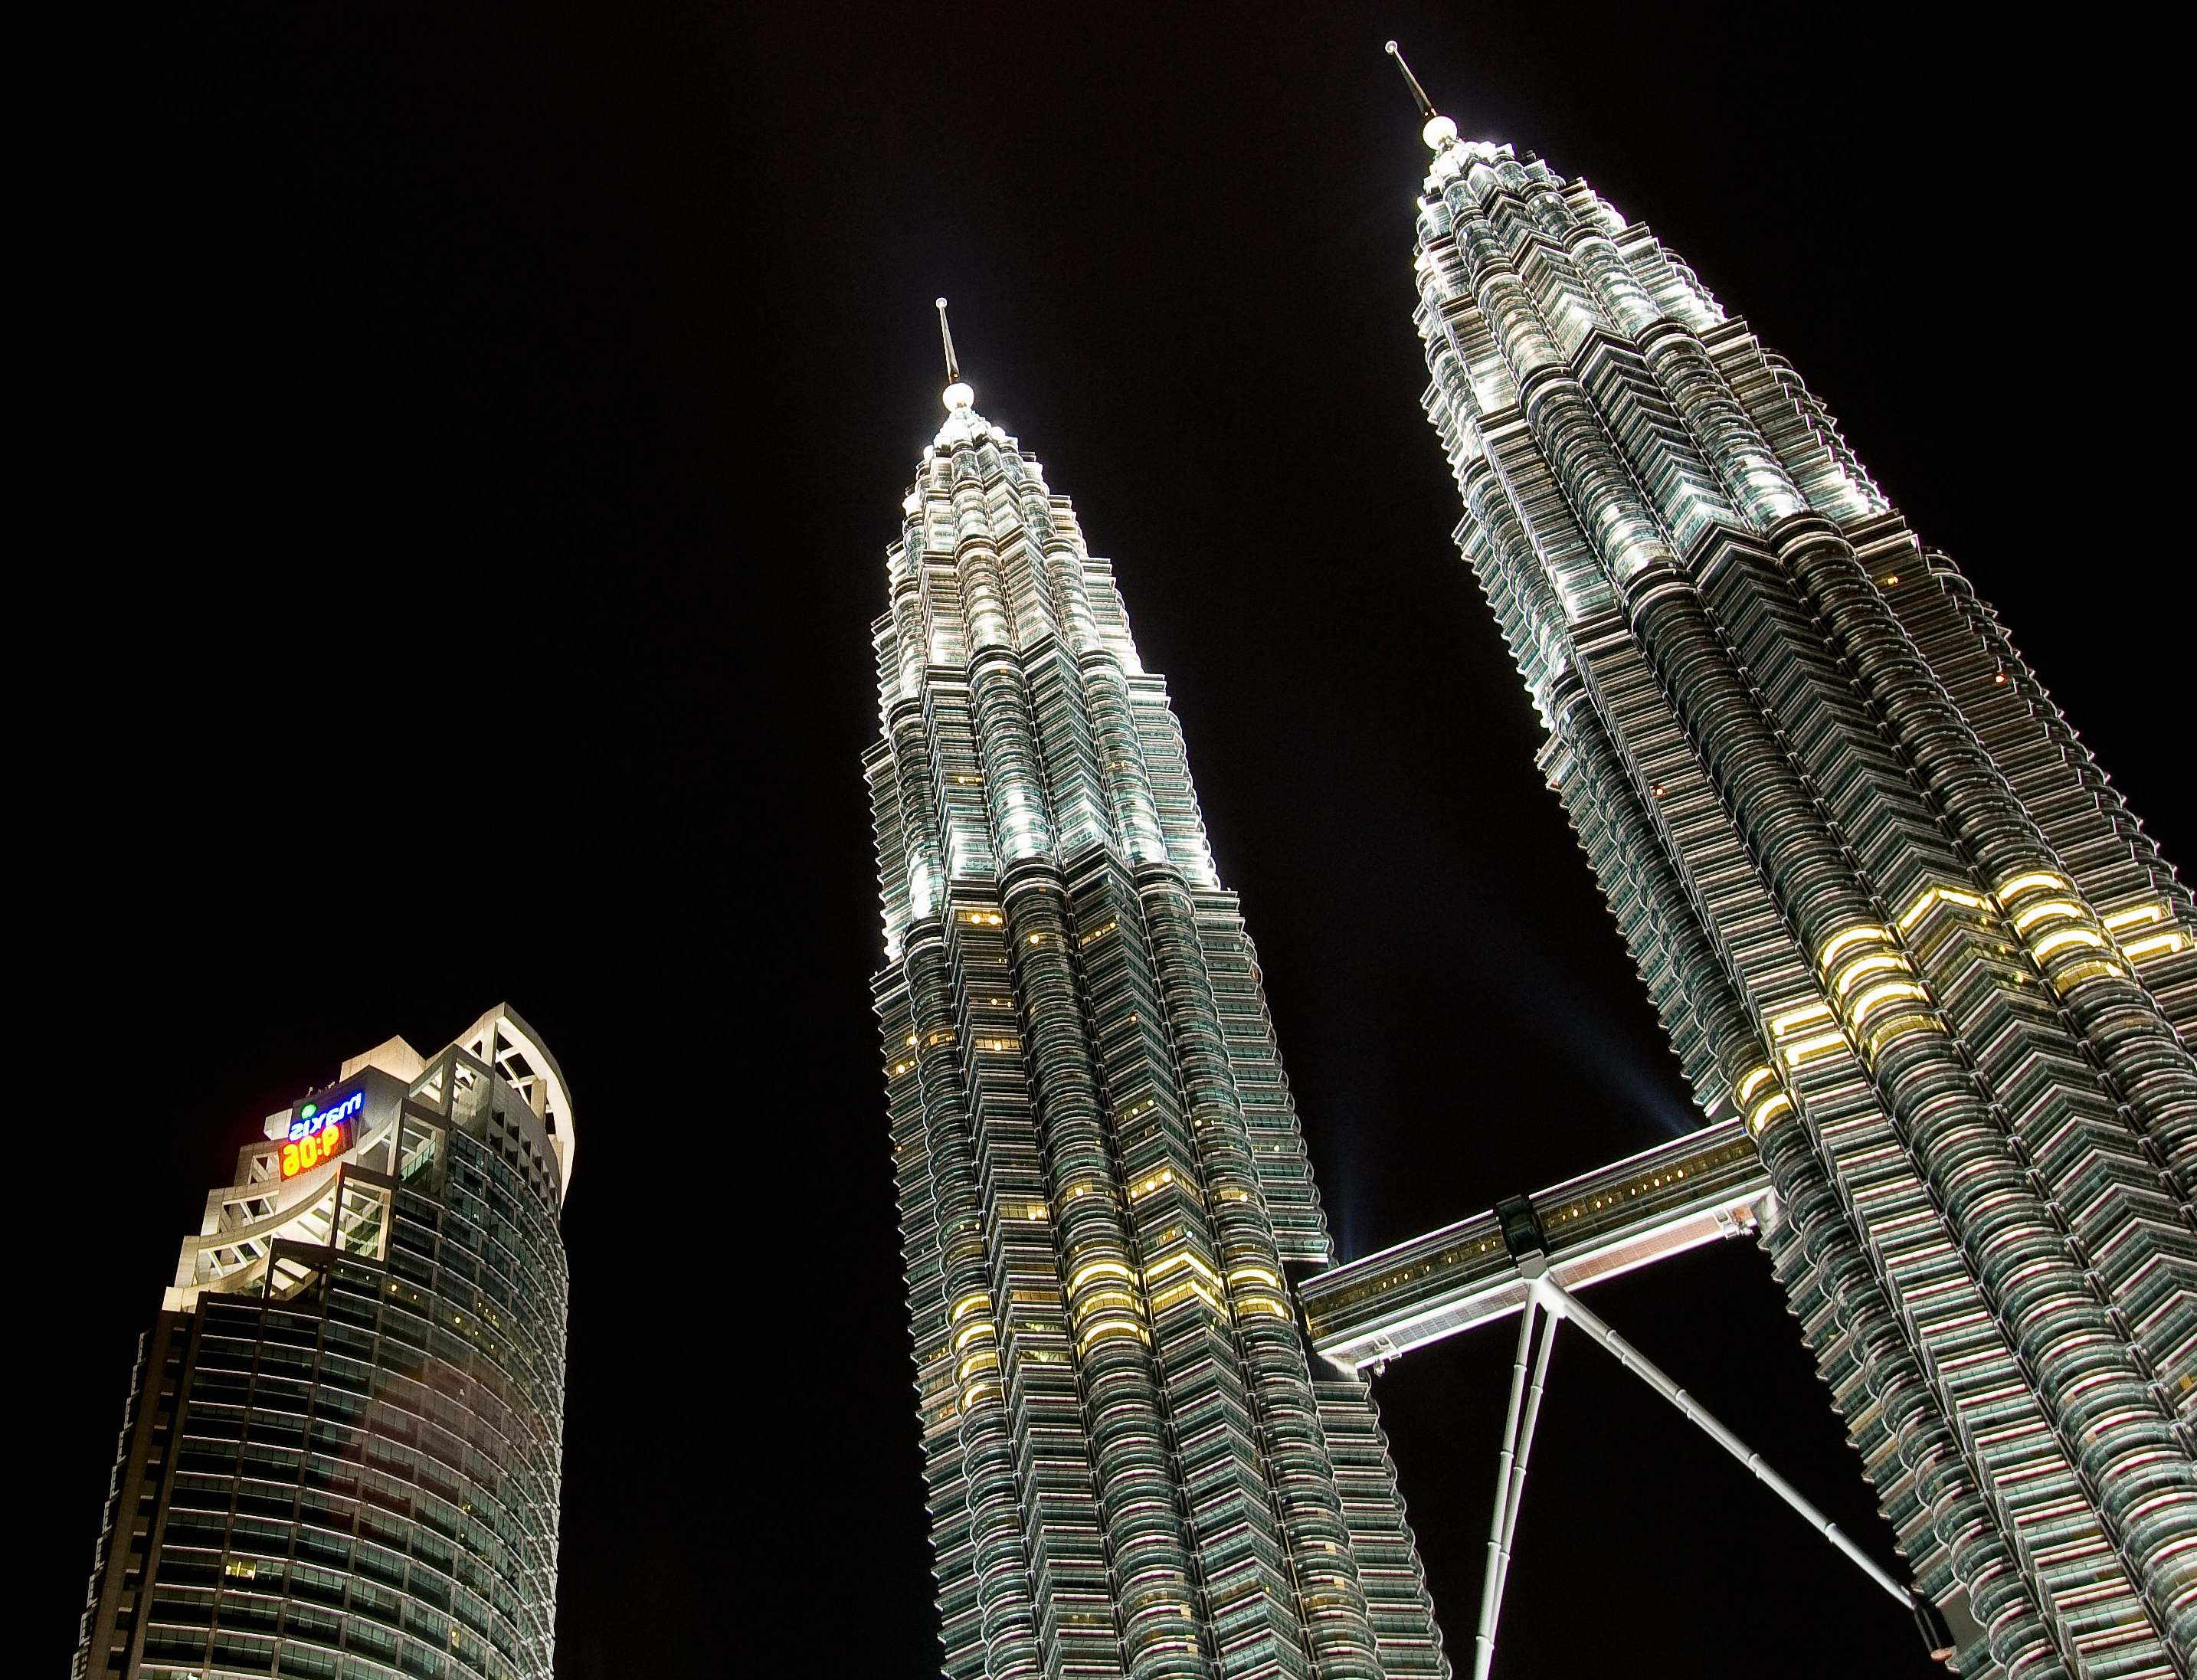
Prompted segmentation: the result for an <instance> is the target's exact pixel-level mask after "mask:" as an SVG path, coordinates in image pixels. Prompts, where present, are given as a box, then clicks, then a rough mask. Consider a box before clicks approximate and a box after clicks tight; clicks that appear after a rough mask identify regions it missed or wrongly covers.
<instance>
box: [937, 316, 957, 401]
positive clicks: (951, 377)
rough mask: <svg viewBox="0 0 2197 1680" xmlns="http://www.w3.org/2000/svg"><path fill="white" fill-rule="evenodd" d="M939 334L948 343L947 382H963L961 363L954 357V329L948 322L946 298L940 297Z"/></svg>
mask: <svg viewBox="0 0 2197 1680" xmlns="http://www.w3.org/2000/svg"><path fill="white" fill-rule="evenodd" d="M938 336H939V338H940V339H942V341H943V342H944V344H945V345H946V382H947V383H948V385H959V383H960V382H961V364H960V363H959V362H956V361H955V360H954V329H953V328H952V327H948V325H947V324H946V299H945V298H939V299H938Z"/></svg>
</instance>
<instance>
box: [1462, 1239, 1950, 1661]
mask: <svg viewBox="0 0 2197 1680" xmlns="http://www.w3.org/2000/svg"><path fill="white" fill-rule="evenodd" d="M1533 1301H1539V1304H1540V1306H1541V1309H1542V1311H1544V1312H1546V1313H1548V1314H1549V1315H1550V1318H1551V1326H1550V1327H1551V1330H1553V1329H1554V1328H1555V1323H1554V1321H1555V1320H1556V1319H1557V1318H1568V1319H1570V1320H1571V1322H1572V1323H1573V1324H1577V1325H1578V1326H1579V1327H1580V1329H1581V1330H1585V1332H1586V1333H1587V1335H1590V1336H1591V1337H1592V1338H1593V1339H1594V1340H1595V1341H1598V1342H1600V1343H1601V1344H1602V1345H1603V1347H1606V1348H1608V1349H1609V1352H1610V1353H1611V1354H1612V1355H1613V1356H1614V1358H1616V1360H1617V1362H1618V1364H1621V1365H1623V1366H1624V1367H1625V1368H1626V1370H1629V1371H1631V1372H1632V1374H1633V1375H1634V1376H1637V1377H1638V1378H1639V1379H1640V1380H1641V1381H1642V1382H1644V1383H1646V1384H1647V1385H1648V1386H1649V1387H1650V1388H1653V1389H1654V1390H1655V1392H1656V1393H1659V1394H1661V1396H1662V1397H1663V1398H1664V1399H1667V1400H1668V1401H1669V1402H1670V1403H1671V1404H1672V1405H1674V1406H1676V1407H1678V1411H1680V1413H1682V1414H1683V1415H1684V1416H1685V1417H1686V1418H1687V1420H1688V1421H1689V1422H1691V1423H1693V1425H1694V1426H1695V1427H1696V1428H1698V1429H1700V1430H1701V1433H1702V1434H1705V1435H1707V1437H1708V1438H1709V1439H1710V1440H1713V1441H1714V1442H1715V1443H1716V1444H1717V1445H1719V1446H1720V1447H1722V1448H1723V1449H1724V1450H1725V1451H1726V1452H1729V1453H1730V1455H1731V1456H1732V1457H1735V1458H1736V1459H1738V1460H1739V1462H1740V1463H1742V1464H1744V1465H1746V1466H1747V1468H1748V1469H1749V1470H1751V1471H1752V1472H1754V1476H1755V1479H1756V1480H1759V1481H1760V1482H1761V1483H1762V1485H1763V1486H1765V1487H1767V1488H1768V1489H1769V1490H1770V1491H1771V1492H1772V1493H1775V1494H1776V1495H1777V1497H1778V1498H1781V1499H1783V1501H1784V1502H1785V1503H1787V1504H1788V1505H1790V1506H1791V1507H1792V1508H1793V1509H1794V1510H1796V1511H1798V1512H1800V1515H1802V1516H1803V1517H1805V1518H1806V1519H1807V1521H1808V1526H1810V1527H1812V1528H1813V1529H1814V1530H1815V1531H1816V1532H1817V1533H1818V1534H1821V1535H1822V1536H1823V1538H1825V1539H1826V1540H1829V1542H1830V1543H1831V1544H1833V1545H1835V1546H1836V1547H1837V1548H1838V1549H1839V1550H1840V1551H1842V1552H1844V1553H1845V1554H1846V1555H1847V1556H1848V1557H1850V1558H1852V1560H1853V1561H1854V1562H1855V1563H1857V1564H1858V1565H1859V1566H1860V1567H1861V1569H1862V1571H1863V1573H1865V1574H1866V1575H1868V1577H1869V1579H1871V1580H1872V1581H1875V1583H1876V1584H1877V1585H1879V1586H1881V1587H1882V1588H1883V1589H1884V1590H1885V1591H1887V1593H1889V1594H1891V1595H1892V1596H1893V1597H1894V1598H1896V1599H1898V1601H1899V1603H1900V1606H1901V1608H1904V1609H1906V1610H1910V1611H1911V1610H1913V1609H1914V1608H1915V1599H1914V1596H1913V1595H1911V1594H1910V1592H1909V1591H1908V1590H1907V1589H1906V1588H1905V1587H1904V1586H1902V1585H1900V1584H1899V1583H1898V1581H1896V1580H1894V1579H1893V1578H1892V1577H1891V1576H1890V1575H1888V1574H1887V1573H1885V1572H1884V1571H1883V1570H1882V1569H1881V1568H1880V1567H1877V1563H1876V1560H1875V1559H1874V1558H1872V1557H1870V1556H1869V1554H1868V1553H1867V1552H1864V1550H1862V1549H1861V1548H1860V1547H1859V1546H1858V1545H1856V1544H1854V1543H1853V1542H1852V1540H1851V1539H1849V1538H1847V1537H1846V1534H1845V1532H1843V1531H1841V1530H1840V1527H1839V1526H1838V1524H1836V1523H1835V1522H1833V1521H1831V1520H1830V1519H1829V1517H1827V1516H1825V1515H1823V1513H1822V1512H1821V1511H1819V1510H1817V1509H1816V1508H1815V1507H1814V1506H1813V1505H1812V1504H1810V1503H1808V1501H1807V1500H1806V1499H1805V1498H1802V1497H1801V1495H1800V1490H1799V1489H1797V1488H1795V1487H1794V1486H1793V1484H1792V1483H1790V1482H1788V1481H1787V1480H1785V1478H1784V1477H1783V1476H1781V1475H1779V1474H1777V1471H1775V1470H1773V1469H1771V1468H1770V1467H1769V1466H1768V1465H1767V1464H1765V1463H1763V1462H1762V1455H1761V1454H1760V1453H1759V1452H1757V1451H1754V1449H1753V1448H1752V1447H1750V1446H1748V1445H1747V1443H1746V1442H1745V1441H1742V1440H1740V1438H1739V1437H1738V1436H1737V1435H1735V1434H1732V1432H1731V1431H1730V1430H1729V1429H1727V1428H1725V1426H1724V1425H1723V1424H1721V1423H1719V1422H1717V1420H1716V1419H1715V1418H1713V1417H1712V1416H1709V1414H1708V1413H1707V1412H1706V1411H1702V1410H1701V1407H1700V1405H1697V1404H1696V1402H1695V1400H1694V1398H1693V1397H1692V1396H1691V1395H1690V1394H1689V1393H1686V1391H1685V1390H1684V1389H1683V1388H1681V1387H1678V1384H1677V1383H1675V1382H1672V1381H1671V1379H1670V1378H1669V1377H1667V1376H1665V1375H1664V1374H1663V1373H1662V1372H1661V1370H1657V1369H1656V1367H1655V1364H1652V1363H1651V1362H1650V1361H1649V1359H1648V1358H1646V1357H1645V1356H1643V1354H1642V1353H1641V1352H1640V1350H1639V1349H1638V1348H1637V1347H1634V1346H1633V1345H1632V1343H1631V1342H1629V1341H1626V1339H1625V1338H1624V1337H1623V1336H1621V1335H1618V1333H1617V1332H1616V1331H1615V1330H1612V1329H1610V1327H1609V1325H1608V1324H1604V1323H1603V1321H1602V1320H1601V1319H1600V1318H1597V1317H1596V1316H1595V1314H1594V1313H1593V1312H1591V1310H1590V1309H1589V1308H1587V1307H1586V1306H1584V1305H1583V1304H1582V1303H1581V1302H1580V1299H1579V1297H1578V1296H1576V1295H1573V1294H1572V1293H1571V1292H1570V1291H1568V1289H1565V1288H1564V1287H1563V1286H1562V1284H1561V1283H1557V1282H1556V1279H1555V1278H1553V1277H1550V1276H1548V1274H1547V1273H1545V1272H1544V1273H1543V1274H1542V1275H1541V1276H1540V1277H1536V1278H1535V1279H1533ZM1533 1301H1528V1302H1527V1310H1528V1311H1529V1312H1530V1311H1531V1310H1532V1306H1533ZM1512 1411H1513V1412H1514V1413H1515V1412H1516V1395H1515V1393H1514V1395H1513V1397H1512ZM1482 1620H1483V1621H1485V1620H1486V1617H1485V1616H1484V1615H1483V1617H1482ZM1486 1672H1487V1670H1486V1669H1485V1668H1484V1667H1483V1668H1482V1669H1481V1674H1482V1676H1485V1674H1486Z"/></svg>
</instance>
